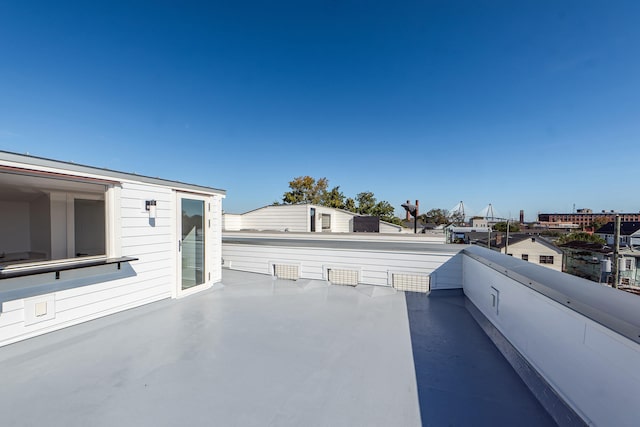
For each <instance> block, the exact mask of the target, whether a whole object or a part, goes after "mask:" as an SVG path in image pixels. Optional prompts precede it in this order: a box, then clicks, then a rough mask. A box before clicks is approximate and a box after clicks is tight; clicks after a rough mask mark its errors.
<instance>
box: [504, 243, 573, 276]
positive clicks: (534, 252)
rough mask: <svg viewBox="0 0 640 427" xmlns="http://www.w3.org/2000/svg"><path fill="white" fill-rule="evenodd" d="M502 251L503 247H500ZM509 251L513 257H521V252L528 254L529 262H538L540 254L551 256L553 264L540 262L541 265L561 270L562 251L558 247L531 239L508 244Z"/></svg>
mask: <svg viewBox="0 0 640 427" xmlns="http://www.w3.org/2000/svg"><path fill="white" fill-rule="evenodd" d="M502 253H504V249H502ZM509 253H510V254H512V255H513V257H514V258H518V259H522V254H527V255H529V262H530V263H533V264H540V255H550V256H553V264H540V265H542V266H543V267H547V268H551V269H553V270H557V271H562V251H561V250H560V249H555V250H554V249H553V248H550V247H548V246H546V245H544V244H542V243H539V242H534V241H532V240H531V239H527V240H523V241H521V242H518V243H514V244H510V245H509Z"/></svg>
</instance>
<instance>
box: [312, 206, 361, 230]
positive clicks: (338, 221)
mask: <svg viewBox="0 0 640 427" xmlns="http://www.w3.org/2000/svg"><path fill="white" fill-rule="evenodd" d="M311 207H315V208H316V231H318V232H321V231H322V214H326V215H331V232H332V233H349V232H350V231H353V225H352V223H351V219H352V218H353V215H349V214H348V213H346V212H341V211H338V210H336V209H331V208H326V207H323V206H311ZM318 225H320V226H319V227H318Z"/></svg>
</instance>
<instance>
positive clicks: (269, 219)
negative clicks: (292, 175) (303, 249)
mask: <svg viewBox="0 0 640 427" xmlns="http://www.w3.org/2000/svg"><path fill="white" fill-rule="evenodd" d="M308 212H309V208H308V206H307V205H286V206H266V207H264V208H260V209H257V210H255V211H251V212H247V213H245V214H243V215H242V230H269V231H284V230H285V229H288V230H289V231H292V232H305V231H309V230H310V229H309V214H308ZM316 227H321V225H320V224H318V223H316Z"/></svg>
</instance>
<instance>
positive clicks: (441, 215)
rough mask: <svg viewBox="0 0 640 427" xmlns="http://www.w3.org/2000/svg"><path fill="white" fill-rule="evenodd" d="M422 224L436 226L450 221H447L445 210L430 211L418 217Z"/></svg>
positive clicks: (447, 216) (447, 212) (447, 214)
mask: <svg viewBox="0 0 640 427" xmlns="http://www.w3.org/2000/svg"><path fill="white" fill-rule="evenodd" d="M418 218H419V219H420V220H422V222H423V223H433V224H436V225H446V224H449V223H450V222H451V221H450V220H449V211H447V210H446V209H431V210H429V211H428V212H427V213H423V214H422V215H420V216H418Z"/></svg>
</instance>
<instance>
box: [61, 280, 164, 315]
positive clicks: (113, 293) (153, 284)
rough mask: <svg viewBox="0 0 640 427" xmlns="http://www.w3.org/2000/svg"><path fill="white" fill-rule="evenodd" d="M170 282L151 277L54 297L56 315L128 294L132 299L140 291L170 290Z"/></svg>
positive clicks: (152, 293)
mask: <svg viewBox="0 0 640 427" xmlns="http://www.w3.org/2000/svg"><path fill="white" fill-rule="evenodd" d="M170 284H171V282H170V281H166V282H165V283H160V282H158V280H157V279H153V278H152V279H149V280H146V281H144V280H143V281H137V282H135V283H129V284H126V285H122V286H114V287H110V288H108V289H104V290H102V291H99V292H89V293H85V294H82V295H76V296H74V297H67V298H60V299H58V298H56V316H57V315H58V314H59V313H63V312H65V311H70V310H77V309H84V308H85V307H89V306H91V305H94V304H98V303H102V302H104V301H108V300H115V299H125V298H126V297H127V296H130V297H131V298H130V299H132V300H136V299H138V296H139V295H140V294H141V293H145V294H146V293H150V294H151V295H158V294H162V293H167V292H171V288H170ZM152 289H153V291H152Z"/></svg>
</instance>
